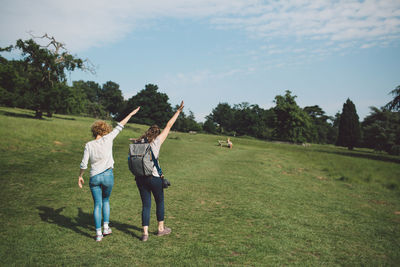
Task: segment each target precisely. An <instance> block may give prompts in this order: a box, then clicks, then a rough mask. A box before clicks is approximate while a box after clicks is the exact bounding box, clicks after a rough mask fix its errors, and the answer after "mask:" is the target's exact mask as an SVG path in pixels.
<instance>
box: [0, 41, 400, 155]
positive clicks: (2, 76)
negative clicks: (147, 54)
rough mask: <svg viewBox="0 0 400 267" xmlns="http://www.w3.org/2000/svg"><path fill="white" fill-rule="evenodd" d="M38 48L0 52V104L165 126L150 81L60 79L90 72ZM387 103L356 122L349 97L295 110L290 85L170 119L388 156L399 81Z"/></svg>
mask: <svg viewBox="0 0 400 267" xmlns="http://www.w3.org/2000/svg"><path fill="white" fill-rule="evenodd" d="M40 38H41V39H45V40H47V41H48V44H47V45H44V46H41V45H39V44H38V43H36V42H35V40H33V39H30V40H26V41H22V40H18V41H17V42H16V45H15V46H9V47H6V48H0V52H10V51H11V50H13V49H16V50H18V51H19V52H20V53H21V59H19V60H8V59H6V58H4V57H2V56H1V55H0V105H2V106H8V107H20V108H26V109H31V110H34V111H35V114H36V117H37V118H42V116H43V112H45V113H47V116H49V117H51V116H52V114H54V113H58V114H77V115H78V114H79V115H86V116H91V117H95V118H114V119H116V120H120V119H121V118H123V117H125V116H126V114H127V113H128V112H129V111H130V110H131V109H132V108H133V107H136V106H141V107H142V109H141V112H140V113H138V114H137V116H135V117H134V118H133V122H135V123H142V124H147V125H152V124H157V125H160V126H162V125H165V123H166V122H167V121H168V119H169V118H170V117H171V116H172V114H173V113H174V111H175V110H176V108H177V106H175V107H172V106H171V104H170V103H169V97H168V95H167V94H165V93H161V92H159V90H158V89H159V88H158V86H157V85H155V84H147V85H145V88H144V89H142V90H140V91H139V92H138V93H137V94H136V95H134V96H132V97H131V98H129V99H127V100H125V99H124V98H123V96H122V92H121V90H120V88H119V85H118V84H117V83H116V82H113V81H108V82H106V83H104V84H102V85H100V84H98V83H96V82H94V81H82V80H80V81H73V82H72V85H68V84H67V79H66V72H68V71H74V70H75V69H82V70H85V71H91V69H90V65H88V64H87V63H88V61H86V60H82V59H80V58H78V57H76V56H72V55H71V54H69V53H68V51H67V50H66V49H65V47H64V45H63V44H62V43H59V42H57V41H56V40H55V39H54V38H53V37H50V36H48V35H47V34H46V35H44V36H42V37H40ZM391 93H392V94H393V95H394V99H393V101H391V102H389V103H388V104H387V105H386V106H385V107H382V108H376V107H371V113H370V115H368V116H367V117H366V118H365V119H364V120H363V121H362V122H361V123H360V122H359V117H358V115H357V111H356V107H355V105H354V103H353V102H352V101H351V100H350V99H347V101H346V102H345V103H344V104H343V108H342V112H338V113H337V114H335V116H333V117H331V116H328V115H327V114H326V113H325V112H324V111H323V110H322V108H321V107H319V106H318V105H314V106H306V107H304V108H301V107H300V106H298V104H297V103H296V96H295V95H292V92H291V91H285V93H284V94H283V95H277V96H276V97H275V99H274V103H275V106H274V107H272V108H270V109H263V108H261V107H260V106H258V105H255V104H250V103H247V102H243V103H240V104H234V105H233V106H231V105H230V104H228V103H219V104H218V105H217V106H216V107H215V108H214V109H213V110H212V111H211V113H210V114H209V115H208V116H206V118H205V119H206V120H205V122H204V123H198V122H196V120H195V116H194V114H193V112H191V111H190V110H189V112H188V114H185V113H184V112H182V113H181V116H180V117H179V118H178V120H177V121H176V123H175V125H174V128H173V129H174V130H177V131H182V132H189V131H195V132H206V133H212V134H224V135H230V136H251V137H256V138H259V139H264V140H276V141H285V142H292V143H306V142H309V143H320V144H335V145H338V146H344V147H348V148H349V149H353V148H354V147H368V148H373V149H375V150H379V151H386V152H388V153H390V154H397V155H399V154H400V115H399V108H400V104H399V103H400V86H398V87H397V88H396V89H394V90H393V91H392V92H391Z"/></svg>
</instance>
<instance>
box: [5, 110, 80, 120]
mask: <svg viewBox="0 0 400 267" xmlns="http://www.w3.org/2000/svg"><path fill="white" fill-rule="evenodd" d="M0 114H3V115H4V116H9V117H16V118H28V119H36V120H46V119H47V118H48V117H46V116H43V117H42V118H40V119H39V118H36V117H35V114H33V113H32V114H28V113H17V112H10V111H0ZM53 118H57V119H60V120H69V121H74V120H76V119H75V118H68V117H60V116H57V115H53Z"/></svg>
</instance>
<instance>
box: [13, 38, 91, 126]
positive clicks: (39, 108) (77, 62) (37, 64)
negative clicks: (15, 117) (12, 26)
mask: <svg viewBox="0 0 400 267" xmlns="http://www.w3.org/2000/svg"><path fill="white" fill-rule="evenodd" d="M34 38H40V39H44V40H47V41H48V44H47V45H45V46H41V45H39V44H37V43H36V42H35V41H34V40H33V39H29V40H26V41H22V40H21V39H19V40H17V42H16V45H15V48H16V49H19V50H20V51H21V54H22V59H23V60H22V62H23V64H24V71H25V73H26V74H27V79H28V81H29V82H28V88H25V89H26V91H29V93H28V94H29V97H31V100H32V102H33V106H32V107H30V108H31V109H34V110H35V111H36V117H37V118H41V117H42V112H43V111H47V113H48V116H51V115H52V113H53V112H54V110H55V108H56V107H55V105H54V103H53V99H54V96H55V94H57V90H56V88H57V84H58V83H63V82H65V81H66V75H65V71H73V70H74V69H76V68H79V69H84V70H85V69H86V70H88V69H89V68H87V67H85V64H84V63H85V62H84V61H83V60H82V59H80V58H76V57H74V56H72V55H71V54H69V53H68V51H67V50H66V49H65V46H64V44H62V43H60V42H58V41H56V40H55V38H54V37H50V36H48V35H47V34H45V35H43V36H42V37H34Z"/></svg>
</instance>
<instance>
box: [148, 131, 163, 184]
mask: <svg viewBox="0 0 400 267" xmlns="http://www.w3.org/2000/svg"><path fill="white" fill-rule="evenodd" d="M150 146H151V150H153V154H154V157H156V159H158V156H159V155H160V148H161V140H160V136H157V137H156V139H154V140H153V142H151V143H150ZM159 165H160V164H159ZM153 176H155V177H160V175H159V174H158V171H157V168H156V166H154V167H153Z"/></svg>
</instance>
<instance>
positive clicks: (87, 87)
mask: <svg viewBox="0 0 400 267" xmlns="http://www.w3.org/2000/svg"><path fill="white" fill-rule="evenodd" d="M103 86H104V85H103ZM72 87H75V88H81V89H82V90H83V91H84V92H85V94H86V96H87V99H88V100H89V101H90V102H92V103H100V95H101V86H100V85H99V84H98V83H96V82H93V81H82V80H79V81H74V82H72Z"/></svg>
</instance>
